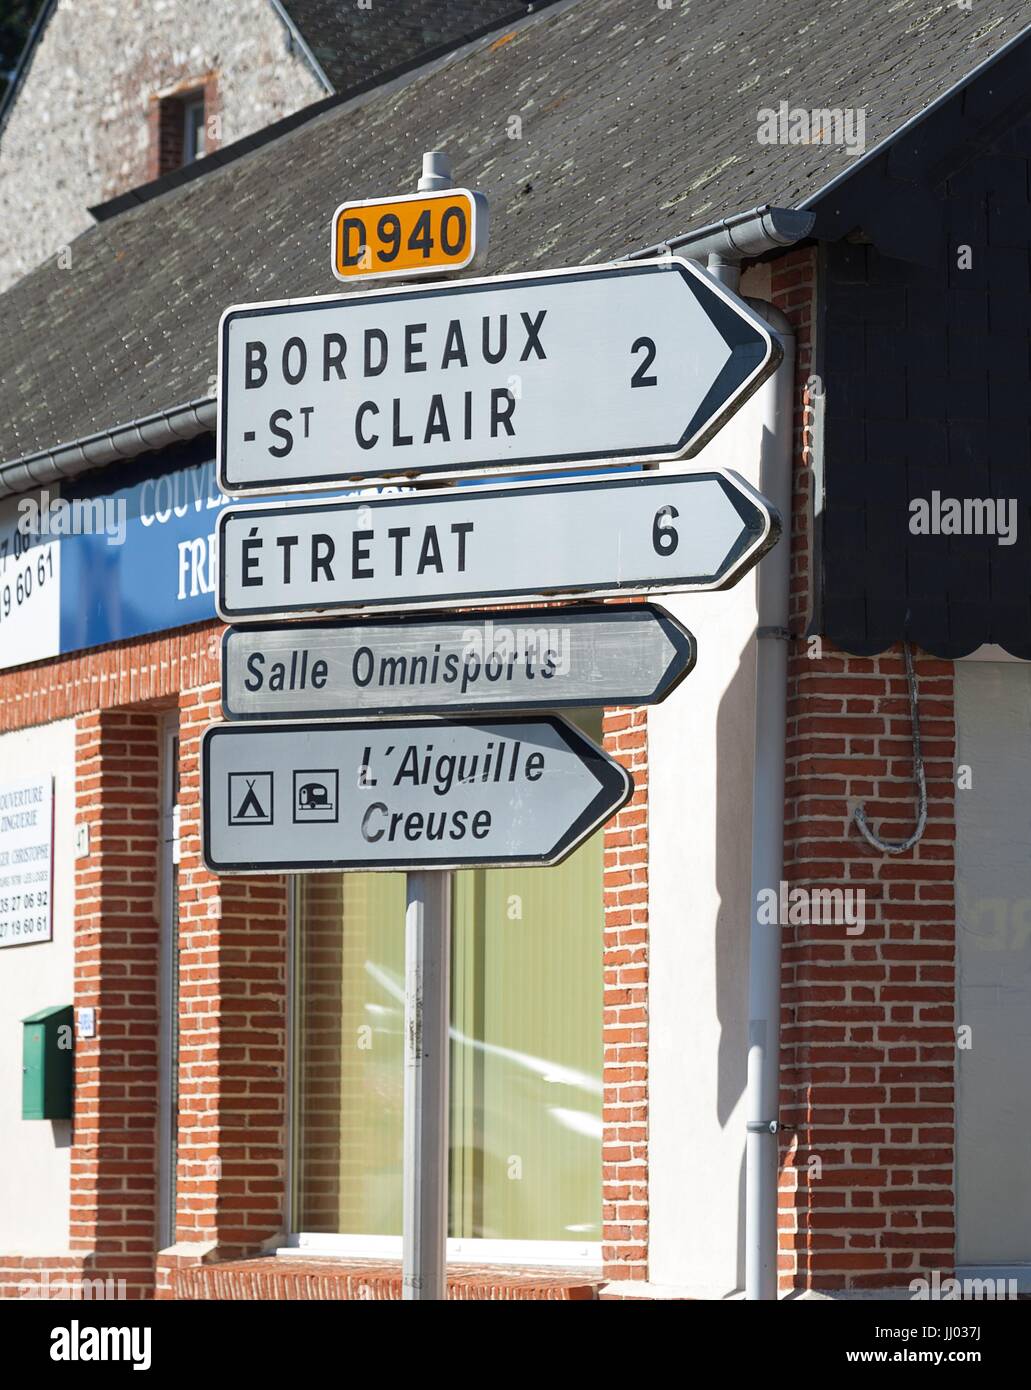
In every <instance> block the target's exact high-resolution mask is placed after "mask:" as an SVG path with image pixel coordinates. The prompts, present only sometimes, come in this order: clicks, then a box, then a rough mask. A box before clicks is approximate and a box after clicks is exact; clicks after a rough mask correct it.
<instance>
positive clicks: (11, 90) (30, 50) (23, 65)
mask: <svg viewBox="0 0 1031 1390" xmlns="http://www.w3.org/2000/svg"><path fill="white" fill-rule="evenodd" d="M56 8H57V0H44V4H43V6H42V7H41V9H40V11H39V13H38V14H37V15H36V19H35V22H34V24H33V26H32V28H31V29H30V30H29V37H28V38H27V39H26V40H25V47H24V48H23V49H22V51H21V53H20V54H19V55H18V61H17V62H16V63H15V65H14V71H13V72H12V73H11V80H10V82H9V83H8V85H7V91H6V92H4V95H3V100H2V101H0V135H2V134H3V131H4V126H5V125H6V124H7V117H8V116H9V115H10V114H11V112H12V111H13V109H14V103H15V102H16V101H17V100H18V93H19V92H20V91H21V88H22V83H23V82H24V81H25V77H26V74H27V73H28V70H29V67H30V66H31V63H32V56H33V54H34V53H35V51H36V46H37V44H38V43H39V41H40V39H41V38H42V37H43V30H44V29H45V28H46V27H47V25H48V24H49V22H50V16H51V15H52V14H53V12H54V10H55V9H56Z"/></svg>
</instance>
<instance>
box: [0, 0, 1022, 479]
mask: <svg viewBox="0 0 1031 1390" xmlns="http://www.w3.org/2000/svg"><path fill="white" fill-rule="evenodd" d="M757 11H758V12H757ZM1025 19H1026V0H991V3H989V0H980V3H979V5H978V6H977V7H976V12H970V13H968V12H967V11H965V10H962V9H959V8H957V7H955V6H944V5H942V4H937V3H932V0H896V3H895V4H893V5H884V4H883V3H881V0H822V3H821V4H820V5H819V6H810V5H806V6H802V5H801V4H797V3H795V4H783V3H757V0H722V3H720V4H718V5H713V4H711V3H702V0H684V2H683V3H679V4H675V5H674V8H673V9H672V10H662V9H659V8H658V6H657V5H656V4H655V3H654V0H577V3H573V4H571V5H569V6H568V7H567V8H564V7H562V6H559V7H557V8H555V9H548V10H544V11H543V12H542V13H540V14H539V15H538V16H536V17H535V18H534V19H533V20H532V21H530V22H528V23H526V24H525V25H524V26H523V27H521V28H520V29H519V30H518V31H516V32H515V34H514V36H511V37H509V36H508V35H506V34H502V35H500V36H494V37H493V38H490V39H485V40H483V41H482V42H481V43H479V44H477V45H476V46H474V48H473V49H471V50H470V51H468V52H465V53H463V54H460V55H457V56H455V57H453V58H451V59H448V60H445V61H444V62H443V63H442V64H441V65H440V66H439V67H437V68H435V69H434V70H431V71H429V72H426V73H422V74H420V75H418V76H415V77H413V78H412V79H411V80H410V81H409V82H407V83H406V84H405V85H404V86H403V87H402V88H401V89H400V90H393V91H390V92H387V93H383V94H373V95H372V96H371V97H367V98H366V99H365V100H364V102H363V103H362V104H361V105H360V106H357V107H353V108H352V107H348V106H346V105H345V106H342V107H339V108H337V109H335V110H332V111H328V112H326V113H325V114H323V115H321V116H318V117H315V118H314V119H313V120H312V121H311V122H310V123H309V124H307V125H304V126H302V127H301V128H300V129H297V130H295V131H293V132H291V133H290V134H288V135H286V136H284V137H283V138H282V139H280V140H278V141H276V142H274V143H272V144H270V145H268V146H266V147H265V148H263V149H260V150H257V151H255V152H254V153H253V154H250V155H247V156H245V157H244V158H241V159H239V160H238V161H236V162H235V163H233V164H230V165H227V166H226V167H224V168H222V169H216V170H213V171H212V173H211V174H210V175H209V176H207V177H206V178H203V179H200V180H198V181H197V182H195V183H192V184H189V185H186V186H184V187H182V188H179V189H176V190H174V191H173V192H170V193H168V194H166V195H164V196H163V197H161V198H157V199H155V200H154V201H152V202H149V203H146V204H144V205H142V206H140V207H138V208H135V209H133V210H131V211H129V212H126V213H125V214H123V215H122V216H121V217H118V218H115V219H113V220H111V221H109V222H105V223H102V224H101V225H99V226H97V227H95V228H92V229H91V230H90V231H88V232H86V233H84V234H83V235H82V236H81V237H80V238H79V239H78V240H77V241H76V242H75V243H74V244H73V246H72V248H71V265H70V267H69V268H66V269H63V268H61V263H60V259H55V260H53V261H51V262H48V263H47V264H46V265H44V266H42V267H40V268H39V269H38V270H36V271H34V272H32V273H31V274H30V275H28V276H27V277H26V278H25V279H24V280H22V281H20V282H19V283H18V284H17V285H15V286H14V287H13V288H12V289H10V290H9V291H8V292H7V293H6V294H4V295H2V296H0V462H9V461H10V460H12V459H15V458H19V457H24V456H25V455H29V454H32V453H35V452H37V451H40V450H43V449H51V448H55V447H56V446H58V445H59V444H62V443H65V442H68V441H71V440H74V439H77V438H81V437H84V436H86V435H89V434H91V433H95V432H99V431H101V430H104V429H108V428H110V427H112V426H114V425H116V424H118V423H121V422H124V421H129V420H133V419H136V418H140V417H145V416H148V415H151V414H155V413H157V412H159V411H161V410H164V409H167V408H169V407H171V406H173V405H176V404H178V403H181V402H185V401H188V400H193V399H197V398H201V397H207V396H210V395H211V394H212V392H213V373H214V369H215V360H216V350H215V336H216V328H217V324H218V318H219V314H220V313H221V311H222V310H223V309H224V308H225V307H226V306H227V305H229V304H232V303H240V302H246V301H254V300H264V299H278V298H287V297H294V296H302V295H312V294H327V293H332V292H333V291H335V290H336V289H337V288H338V286H337V283H336V281H335V280H334V279H333V278H332V275H331V272H330V266H329V253H328V240H329V238H328V229H329V223H330V218H331V216H332V213H333V210H334V208H335V207H336V206H337V204H338V203H340V202H341V201H342V200H343V199H344V198H349V197H372V196H375V195H377V194H389V193H392V192H399V191H404V190H410V189H413V188H414V179H415V176H416V173H417V168H418V162H419V156H420V154H421V152H422V151H423V150H425V149H433V148H438V147H443V148H446V149H447V150H448V151H449V152H450V153H451V156H452V159H453V161H454V166H455V173H456V178H457V180H458V181H459V182H461V183H463V184H465V185H468V186H471V187H474V188H478V189H481V190H482V191H484V192H485V193H487V194H488V195H489V197H490V200H491V213H492V216H491V225H492V244H491V249H490V253H489V260H488V265H487V267H486V270H487V272H488V273H497V272H503V271H511V270H516V269H520V268H534V267H545V266H556V265H575V264H577V263H581V262H587V261H596V260H602V259H609V258H612V257H615V256H618V255H620V254H622V253H624V252H625V251H627V250H629V249H631V248H634V247H640V246H642V245H645V244H649V243H653V242H656V241H658V240H661V239H662V238H664V237H668V236H673V235H676V234H677V233H681V232H683V231H685V230H687V229H688V228H690V227H691V226H692V225H695V224H697V223H699V222H704V221H709V220H712V219H714V218H715V217H718V216H722V215H725V214H727V213H730V212H733V211H736V210H739V209H743V208H747V207H750V206H752V205H754V204H757V203H760V202H770V203H775V204H779V205H780V206H793V205H796V204H797V203H798V202H800V201H801V200H802V199H803V198H805V197H807V196H808V195H811V194H812V193H813V192H814V191H816V190H817V189H819V188H820V187H822V186H823V185H824V184H825V183H826V182H827V181H828V180H829V179H830V178H832V177H833V176H835V175H836V174H838V173H839V172H840V171H842V170H843V169H845V168H847V167H849V166H850V165H852V164H854V162H855V161H854V159H853V158H852V157H850V156H849V154H848V153H847V152H846V151H845V150H843V149H841V148H836V147H833V146H823V145H812V146H807V145H794V146H778V145H760V144H759V143H758V142H757V140H756V129H757V111H758V110H759V108H760V107H764V106H776V105H777V103H778V102H779V101H781V100H787V101H788V102H789V104H790V105H791V106H796V105H797V106H805V107H856V106H862V107H865V109H866V113H867V114H866V137H867V145H868V147H872V146H873V145H875V144H876V143H878V142H879V141H881V140H883V139H884V138H886V137H887V136H888V135H890V134H891V133H892V132H893V131H895V130H896V129H897V128H898V127H899V125H901V124H902V123H903V122H904V121H906V120H907V119H909V118H910V117H912V116H914V115H915V114H917V113H918V112H919V111H921V110H922V109H923V108H925V107H926V106H927V105H928V104H929V103H930V102H931V101H932V100H934V98H936V97H937V96H939V95H940V94H941V93H942V92H944V91H946V90H947V89H948V88H949V87H951V86H952V85H953V84H954V83H955V82H957V81H958V80H959V79H960V78H962V77H964V76H965V75H966V74H968V73H969V72H970V71H971V70H972V69H973V68H974V67H976V66H977V65H978V64H979V63H981V62H983V61H984V60H985V59H987V58H988V57H990V56H991V55H992V54H993V53H994V52H995V51H997V50H998V49H999V48H1000V47H1001V46H1002V44H1003V43H1005V42H1006V41H1007V40H1009V39H1010V38H1012V37H1013V36H1014V35H1015V34H1016V33H1017V32H1018V31H1019V30H1020V28H1021V26H1022V25H1023V23H1024V21H1025ZM516 116H518V117H519V118H520V119H521V122H522V127H521V133H518V134H517V135H515V134H514V133H513V132H514V131H515V127H514V126H513V125H512V124H511V122H512V118H513V117H516Z"/></svg>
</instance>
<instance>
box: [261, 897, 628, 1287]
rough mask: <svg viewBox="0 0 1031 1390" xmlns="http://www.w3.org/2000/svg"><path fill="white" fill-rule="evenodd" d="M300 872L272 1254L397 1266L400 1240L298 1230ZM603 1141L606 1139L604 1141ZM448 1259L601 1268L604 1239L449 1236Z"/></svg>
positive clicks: (292, 908) (292, 929) (290, 943)
mask: <svg viewBox="0 0 1031 1390" xmlns="http://www.w3.org/2000/svg"><path fill="white" fill-rule="evenodd" d="M299 877H300V876H299V875H298V874H287V875H286V876H285V881H286V887H287V895H288V910H287V969H286V985H287V1006H286V1044H287V1046H286V1115H287V1122H286V1143H285V1146H284V1149H285V1158H286V1164H285V1168H286V1183H285V1210H284V1213H283V1215H284V1221H283V1229H284V1231H285V1232H286V1236H285V1243H284V1244H283V1245H281V1246H278V1247H277V1248H276V1251H275V1253H276V1255H277V1256H282V1257H283V1258H285V1259H290V1258H295V1259H296V1258H308V1259H311V1258H313V1257H314V1258H323V1259H324V1258H327V1257H329V1258H336V1259H352V1260H353V1259H362V1260H388V1261H392V1262H396V1263H400V1262H401V1259H402V1237H401V1236H399V1235H398V1236H384V1235H370V1234H357V1235H352V1234H349V1233H347V1232H343V1231H303V1230H299V1229H298V1227H297V1207H298V1202H297V1196H298V1194H297V1174H298V1172H299V1169H300V1164H299V1163H298V1161H297V1150H298V1145H299V1143H300V1125H299V1124H298V1114H297V1098H298V1094H299V1086H298V1084H297V1067H298V1064H299V1058H300V1050H301V1049H300V1045H299V1040H298V1037H297V1030H298V1028H299V1026H300V1015H301V1010H300V1008H299V1007H298V1001H297V995H296V987H297V981H298V978H299V970H298V963H297V952H298V950H299V949H300V938H301V933H300V926H299V923H298V921H297V916H298V914H297V889H298V879H299ZM603 1142H604V1141H603ZM446 1259H447V1260H448V1261H449V1262H452V1263H456V1264H476V1265H488V1264H490V1265H514V1266H515V1265H525V1266H528V1267H532V1268H549V1269H550V1268H557V1269H577V1270H579V1269H583V1270H600V1269H601V1267H602V1263H603V1259H602V1241H600V1240H597V1241H576V1240H493V1239H485V1238H480V1237H475V1236H449V1237H448V1239H447V1246H446Z"/></svg>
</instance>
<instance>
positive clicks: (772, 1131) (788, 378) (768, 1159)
mask: <svg viewBox="0 0 1031 1390" xmlns="http://www.w3.org/2000/svg"><path fill="white" fill-rule="evenodd" d="M748 303H749V305H750V307H751V308H752V309H753V310H754V311H755V312H756V313H757V314H759V315H760V317H762V318H763V319H765V320H766V322H767V324H768V325H769V326H770V328H771V329H772V330H773V331H774V332H775V333H776V334H777V336H778V338H779V339H780V341H781V344H782V346H783V348H784V359H783V361H782V362H781V364H780V366H779V367H778V368H777V371H776V372H775V373H774V375H773V376H772V377H771V378H770V380H769V381H767V382H766V383H765V384H764V385H763V386H762V387H761V388H760V390H761V399H762V411H763V420H762V426H763V428H762V445H761V453H760V478H759V490H760V491H761V492H762V493H763V494H764V495H765V496H766V497H768V498H769V499H770V501H771V502H772V503H773V504H774V506H775V507H776V508H777V510H778V511H779V512H780V514H781V516H782V517H783V518H784V535H783V537H782V539H781V542H780V544H779V545H775V546H774V547H773V549H772V550H771V551H770V553H769V554H768V555H767V556H766V558H765V559H764V560H763V562H762V564H761V565H759V567H758V610H759V616H758V630H757V641H756V658H755V764H754V770H753V774H752V899H751V902H752V923H751V940H750V951H749V971H748V1080H747V1087H746V1120H747V1126H748V1132H747V1137H746V1140H745V1298H746V1299H775V1298H776V1297H777V1158H778V1139H777V1135H778V1132H779V1130H780V1118H779V1094H780V947H781V929H780V927H779V926H776V925H770V924H769V923H763V922H760V921H759V920H758V904H759V893H760V891H761V890H763V889H770V888H772V889H774V891H776V892H778V901H779V884H780V882H781V879H782V878H783V874H784V743H785V729H786V722H787V672H788V621H789V593H790V574H791V464H792V446H793V403H794V402H793V395H794V376H795V337H794V333H793V331H792V328H791V325H790V323H789V322H788V320H787V318H785V316H784V315H783V314H782V313H781V311H780V310H779V309H777V308H775V307H774V306H773V305H772V304H766V303H764V302H763V301H762V300H749V301H748Z"/></svg>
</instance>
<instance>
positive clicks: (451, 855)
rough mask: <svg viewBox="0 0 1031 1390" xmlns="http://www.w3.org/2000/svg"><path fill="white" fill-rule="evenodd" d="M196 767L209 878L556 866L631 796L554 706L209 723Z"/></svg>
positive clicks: (623, 778) (617, 773)
mask: <svg viewBox="0 0 1031 1390" xmlns="http://www.w3.org/2000/svg"><path fill="white" fill-rule="evenodd" d="M201 768H202V805H203V853H204V862H205V863H206V864H207V866H208V868H209V869H210V870H211V871H212V872H213V873H218V874H227V873H281V872H296V871H304V870H307V871H312V872H314V871H318V870H328V869H340V870H343V869H384V870H387V869H409V868H412V869H418V868H433V869H444V868H459V867H461V866H463V865H472V864H478V865H504V864H555V863H557V862H558V861H559V860H560V859H563V858H565V856H566V855H567V854H569V853H570V851H571V850H573V849H575V847H576V846H577V845H578V844H580V843H581V841H582V840H584V839H586V837H587V836H588V835H590V833H591V832H592V831H593V830H595V829H597V827H598V826H599V825H601V824H602V822H603V821H605V820H607V819H608V818H609V816H611V815H612V814H613V813H614V812H615V811H617V810H618V809H619V807H620V806H622V805H623V803H624V802H625V801H626V800H627V799H628V798H629V797H630V795H631V794H632V792H633V782H632V781H631V779H630V775H629V773H627V772H626V771H625V770H624V769H623V768H622V767H620V765H619V764H618V763H617V762H615V761H614V760H613V759H612V758H610V757H609V756H608V754H607V753H605V752H604V751H603V750H602V749H601V748H598V747H597V746H596V745H595V744H593V743H592V742H591V741H590V739H588V738H585V737H584V735H583V734H581V733H579V732H578V731H577V730H576V729H574V728H573V726H572V725H571V724H569V723H567V722H566V720H564V719H562V718H561V717H560V716H559V715H550V716H544V717H541V718H525V719H519V718H504V717H501V716H496V717H495V718H493V719H490V720H485V721H482V722H476V723H468V722H456V721H455V720H451V719H414V720H393V721H387V722H385V723H369V722H364V723H338V724H289V725H284V724H266V725H264V726H261V727H257V726H249V727H248V726H244V725H240V724H220V725H215V726H214V727H213V728H210V729H208V730H207V731H206V732H205V734H204V738H203V743H202V752H201Z"/></svg>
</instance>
